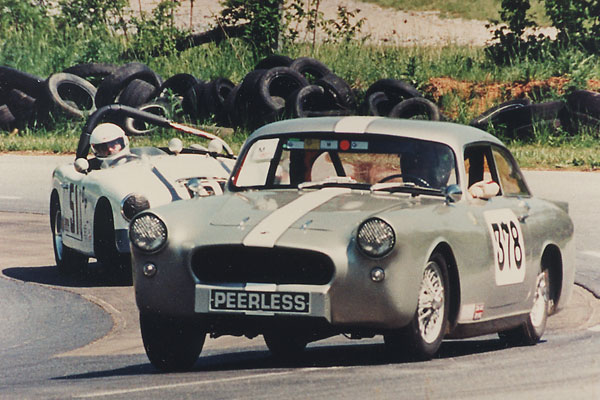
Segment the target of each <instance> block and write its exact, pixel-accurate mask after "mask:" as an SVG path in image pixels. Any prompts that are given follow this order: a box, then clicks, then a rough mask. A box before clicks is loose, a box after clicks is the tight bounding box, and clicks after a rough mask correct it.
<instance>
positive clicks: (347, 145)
mask: <svg viewBox="0 0 600 400" xmlns="http://www.w3.org/2000/svg"><path fill="white" fill-rule="evenodd" d="M349 148H350V142H349V141H347V140H342V141H341V142H340V150H344V151H346V150H348V149H349Z"/></svg>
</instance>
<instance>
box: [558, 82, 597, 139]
mask: <svg viewBox="0 0 600 400" xmlns="http://www.w3.org/2000/svg"><path fill="white" fill-rule="evenodd" d="M566 100H567V109H568V120H567V121H566V123H565V124H564V125H565V128H566V130H567V131H569V132H570V133H572V134H577V133H578V132H579V130H580V129H581V128H582V127H585V126H587V127H590V128H592V129H598V128H599V127H600V93H598V92H593V91H591V90H576V91H574V92H572V93H570V94H569V95H568V96H567V98H566Z"/></svg>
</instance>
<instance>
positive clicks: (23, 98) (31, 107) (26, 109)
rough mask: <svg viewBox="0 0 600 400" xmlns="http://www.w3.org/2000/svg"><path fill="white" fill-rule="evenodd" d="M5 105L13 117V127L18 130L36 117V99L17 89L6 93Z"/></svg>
mask: <svg viewBox="0 0 600 400" xmlns="http://www.w3.org/2000/svg"><path fill="white" fill-rule="evenodd" d="M6 105H7V106H8V109H9V110H10V112H11V114H12V115H13V116H14V117H15V125H16V126H18V127H19V128H22V127H24V126H26V125H28V124H30V123H32V122H33V121H34V119H35V117H36V115H37V109H38V107H37V103H36V99H35V98H33V97H31V96H29V95H28V94H26V93H25V92H22V91H21V90H19V89H11V90H10V91H9V92H8V95H7V98H6Z"/></svg>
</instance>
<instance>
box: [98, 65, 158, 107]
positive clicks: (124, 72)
mask: <svg viewBox="0 0 600 400" xmlns="http://www.w3.org/2000/svg"><path fill="white" fill-rule="evenodd" d="M134 79H141V80H143V81H146V82H148V83H150V84H152V85H153V86H154V87H156V88H158V87H160V86H161V85H162V78H161V77H160V76H159V75H158V74H156V73H155V72H154V71H153V70H151V69H150V67H148V66H147V65H144V64H142V63H137V62H133V63H129V64H125V65H123V66H121V67H119V68H118V69H117V70H116V71H114V72H113V73H112V74H110V75H108V76H107V77H106V78H104V79H103V80H102V82H101V83H100V85H98V90H97V92H96V98H95V101H96V107H97V108H100V107H103V106H105V105H108V104H112V103H113V102H114V100H115V99H116V98H117V96H118V95H119V93H121V91H122V90H123V89H124V88H125V87H126V86H127V85H128V84H129V82H131V81H133V80H134Z"/></svg>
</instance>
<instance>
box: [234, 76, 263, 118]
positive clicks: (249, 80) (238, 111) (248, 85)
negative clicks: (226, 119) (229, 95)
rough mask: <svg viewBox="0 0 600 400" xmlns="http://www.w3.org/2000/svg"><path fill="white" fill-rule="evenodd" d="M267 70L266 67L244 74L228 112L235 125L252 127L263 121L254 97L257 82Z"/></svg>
mask: <svg viewBox="0 0 600 400" xmlns="http://www.w3.org/2000/svg"><path fill="white" fill-rule="evenodd" d="M267 71H268V70H266V69H256V70H253V71H250V72H248V73H247V74H246V76H244V80H243V81H242V83H241V84H240V87H239V89H238V90H237V93H236V96H235V98H234V99H232V100H233V101H234V104H233V111H232V113H230V114H229V115H230V117H233V119H232V122H233V121H235V123H236V125H237V126H246V127H248V128H253V127H255V126H257V125H260V124H261V123H262V122H263V116H262V115H261V114H260V107H258V101H257V100H256V97H257V90H258V82H259V81H260V79H261V78H262V76H263V75H264V74H266V73H267Z"/></svg>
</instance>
